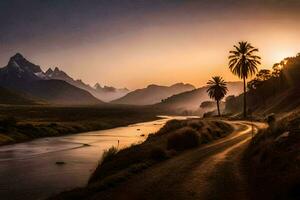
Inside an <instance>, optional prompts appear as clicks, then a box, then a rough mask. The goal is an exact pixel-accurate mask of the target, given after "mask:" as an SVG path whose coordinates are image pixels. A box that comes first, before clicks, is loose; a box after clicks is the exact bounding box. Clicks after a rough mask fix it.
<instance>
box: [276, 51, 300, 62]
mask: <svg viewBox="0 0 300 200" xmlns="http://www.w3.org/2000/svg"><path fill="white" fill-rule="evenodd" d="M296 53H297V52H294V51H293V50H289V49H287V50H280V49H277V50H276V51H275V52H273V53H272V58H273V60H274V62H280V61H282V60H284V59H285V58H287V57H292V56H295V55H296Z"/></svg>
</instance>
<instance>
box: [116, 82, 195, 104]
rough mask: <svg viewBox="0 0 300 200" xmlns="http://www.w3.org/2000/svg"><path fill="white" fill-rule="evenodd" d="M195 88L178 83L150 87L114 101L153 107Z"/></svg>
mask: <svg viewBox="0 0 300 200" xmlns="http://www.w3.org/2000/svg"><path fill="white" fill-rule="evenodd" d="M194 89H195V87H194V86H193V85H190V84H184V83H177V84H174V85H171V86H160V85H149V86H148V87H147V88H143V89H137V90H135V91H132V92H130V93H128V94H127V95H125V96H124V97H121V98H120V99H117V100H114V101H112V103H117V104H132V105H151V104H155V103H158V102H161V101H162V100H163V99H166V98H168V97H170V96H172V95H174V94H179V93H182V92H185V91H190V90H194Z"/></svg>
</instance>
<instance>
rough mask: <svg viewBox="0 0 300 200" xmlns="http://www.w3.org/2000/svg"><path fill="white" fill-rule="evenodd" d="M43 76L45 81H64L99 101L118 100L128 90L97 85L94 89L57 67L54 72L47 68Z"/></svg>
mask: <svg viewBox="0 0 300 200" xmlns="http://www.w3.org/2000/svg"><path fill="white" fill-rule="evenodd" d="M45 76H46V79H54V80H63V81H66V82H67V83H69V84H71V85H73V86H75V87H78V88H81V89H83V90H86V91H88V92H89V93H91V94H92V95H93V96H95V97H96V98H98V99H101V100H103V101H111V100H114V99H117V98H120V97H122V96H124V95H126V94H127V93H128V92H129V90H128V89H126V88H125V89H117V88H114V87H108V86H104V87H101V86H100V84H99V83H96V85H95V86H94V87H91V86H90V85H88V84H86V83H84V82H83V81H82V80H74V79H73V78H72V77H70V76H69V75H68V74H67V73H66V72H64V71H62V70H60V69H59V68H58V67H55V68H54V70H52V69H51V68H49V69H48V70H47V71H46V72H45Z"/></svg>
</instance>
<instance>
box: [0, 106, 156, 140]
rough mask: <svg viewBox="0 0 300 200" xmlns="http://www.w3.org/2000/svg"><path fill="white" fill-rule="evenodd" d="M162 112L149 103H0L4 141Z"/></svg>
mask: <svg viewBox="0 0 300 200" xmlns="http://www.w3.org/2000/svg"><path fill="white" fill-rule="evenodd" d="M158 114H160V113H159V111H158V110H155V109H152V108H149V107H146V106H144V107H142V106H121V105H106V106H81V107H80V106H77V107H63V106H0V145H5V144H12V143H17V142H24V141H28V140H31V139H35V138H40V137H52V136H61V135H66V134H74V133H80V132H87V131H95V130H104V129H110V128H115V127H119V126H126V125H129V124H134V123H139V122H145V121H150V120H154V119H157V117H156V116H157V115H158Z"/></svg>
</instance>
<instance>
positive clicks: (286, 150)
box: [244, 112, 300, 199]
mask: <svg viewBox="0 0 300 200" xmlns="http://www.w3.org/2000/svg"><path fill="white" fill-rule="evenodd" d="M267 121H268V123H269V128H268V129H267V130H264V131H261V132H260V133H259V134H257V135H256V136H255V137H254V139H253V141H252V142H251V143H250V145H249V146H248V149H247V150H246V151H245V154H244V164H245V168H246V170H245V171H247V172H248V179H249V183H250V186H251V187H252V190H251V191H253V192H251V195H252V197H251V199H299V197H300V190H299V188H300V170H299V169H300V159H299V148H300V114H299V112H298V113H295V114H292V115H290V116H288V117H285V118H284V119H282V120H280V121H276V119H275V118H274V115H271V116H269V117H268V119H267Z"/></svg>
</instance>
